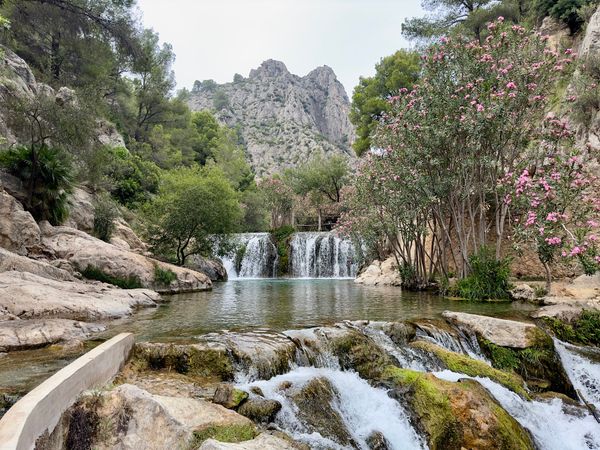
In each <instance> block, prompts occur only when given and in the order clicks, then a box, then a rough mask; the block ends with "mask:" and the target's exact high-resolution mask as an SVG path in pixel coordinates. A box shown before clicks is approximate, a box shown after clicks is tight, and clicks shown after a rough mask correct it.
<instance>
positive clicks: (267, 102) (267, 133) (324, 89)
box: [189, 60, 354, 176]
mask: <svg viewBox="0 0 600 450" xmlns="http://www.w3.org/2000/svg"><path fill="white" fill-rule="evenodd" d="M189 105H190V107H191V108H192V110H194V111H202V110H212V111H214V112H215V113H216V115H217V117H218V119H219V120H220V121H221V122H223V123H225V124H227V125H229V126H231V127H239V128H240V131H241V135H242V138H243V141H244V143H245V145H246V147H247V148H246V150H247V154H248V155H249V159H250V163H251V165H252V167H253V168H254V170H255V171H256V173H257V174H258V175H259V176H263V175H265V174H270V173H274V172H281V171H282V170H283V169H285V168H288V167H291V166H293V165H296V164H298V163H300V162H304V161H306V160H307V159H309V158H310V156H311V155H312V154H314V153H319V152H322V153H325V154H326V155H333V154H338V155H343V156H345V157H347V158H348V159H353V158H354V153H353V151H352V149H351V148H350V145H351V143H352V140H353V139H354V129H353V127H352V125H351V123H350V120H349V118H348V113H349V110H350V102H349V99H348V96H347V95H346V92H345V90H344V87H343V86H342V84H341V83H340V82H339V81H338V80H337V78H336V76H335V73H334V72H333V70H332V69H331V68H330V67H327V66H324V67H319V68H317V69H315V70H313V71H312V72H310V73H309V74H308V75H306V76H305V77H299V76H296V75H293V74H291V73H290V72H289V71H288V70H287V68H286V66H285V64H283V63H282V62H279V61H274V60H268V61H265V62H263V63H262V64H261V66H260V67H259V68H257V69H254V70H252V71H251V72H250V75H249V77H248V78H240V79H237V80H236V81H234V82H232V83H226V84H222V85H216V84H215V83H199V84H198V85H196V86H194V89H193V90H192V93H191V98H190V101H189Z"/></svg>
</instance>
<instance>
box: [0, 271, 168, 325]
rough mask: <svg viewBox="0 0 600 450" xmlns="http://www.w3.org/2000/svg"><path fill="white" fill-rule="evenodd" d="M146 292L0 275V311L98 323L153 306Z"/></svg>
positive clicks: (152, 298) (156, 297)
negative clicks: (97, 321)
mask: <svg viewBox="0 0 600 450" xmlns="http://www.w3.org/2000/svg"><path fill="white" fill-rule="evenodd" d="M157 301H160V296H159V295H158V294H157V293H156V292H153V291H150V290H148V289H130V290H124V289H117V288H113V287H111V286H109V285H106V284H102V283H81V282H72V281H56V280H52V279H49V278H43V277H41V276H38V275H34V274H32V273H27V272H15V271H9V272H2V273H0V310H4V311H6V312H7V313H9V314H12V315H14V316H17V317H20V318H22V319H35V318H49V317H52V318H63V319H73V320H99V319H108V318H119V317H123V316H127V315H129V314H131V313H133V312H134V311H135V309H137V308H142V307H152V306H156V302H157Z"/></svg>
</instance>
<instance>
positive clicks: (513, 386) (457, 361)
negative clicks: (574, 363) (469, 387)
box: [412, 341, 528, 398]
mask: <svg viewBox="0 0 600 450" xmlns="http://www.w3.org/2000/svg"><path fill="white" fill-rule="evenodd" d="M412 346H414V347H416V348H420V349H422V350H425V351H427V352H430V353H433V354H434V355H435V356H437V357H438V358H439V359H440V360H442V362H443V363H444V364H445V365H446V367H447V368H448V369H450V370H452V371H453V372H459V373H464V374H465V375H469V376H471V377H487V378H489V379H490V380H494V381H496V382H497V383H500V384H501V385H503V386H504V387H506V388H508V389H510V390H511V391H513V392H516V393H517V394H519V395H521V396H522V397H525V398H528V395H527V392H526V391H525V389H524V387H523V386H524V382H523V379H522V378H521V377H520V376H518V375H516V374H514V373H506V372H502V371H501V370H498V369H495V368H493V367H490V366H489V365H488V364H486V363H484V362H483V361H478V360H476V359H472V358H469V357H468V356H465V355H461V354H459V353H455V352H451V351H448V350H446V349H444V348H442V347H440V346H438V345H435V344H432V343H430V342H423V341H419V342H414V343H413V344H412Z"/></svg>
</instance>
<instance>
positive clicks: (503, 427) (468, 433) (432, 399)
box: [382, 366, 535, 450]
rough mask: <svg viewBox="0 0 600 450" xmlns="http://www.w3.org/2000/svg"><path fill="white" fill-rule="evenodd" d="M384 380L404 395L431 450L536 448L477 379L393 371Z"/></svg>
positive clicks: (395, 368)
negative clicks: (441, 377) (454, 378)
mask: <svg viewBox="0 0 600 450" xmlns="http://www.w3.org/2000/svg"><path fill="white" fill-rule="evenodd" d="M382 377H383V380H384V381H386V382H388V384H391V385H392V386H394V387H397V388H400V391H401V392H405V394H403V396H406V397H405V398H407V399H408V404H409V409H410V410H411V411H412V413H413V414H414V415H415V416H416V420H417V423H418V424H419V426H420V427H421V428H422V431H423V432H424V433H425V434H426V435H427V441H428V444H429V448H431V449H432V450H442V449H443V450H454V449H456V450H458V449H462V448H497V449H506V450H508V449H511V450H513V449H514V450H517V449H518V450H526V449H531V450H533V449H534V448H535V447H534V445H533V442H532V441H531V438H530V437H529V435H528V434H527V432H526V431H525V430H524V429H523V428H522V427H521V426H520V425H519V424H518V422H517V421H516V420H515V419H513V418H512V417H511V416H510V415H509V414H508V413H507V412H506V411H505V410H504V409H503V408H502V407H501V406H500V405H499V404H498V403H496V401H495V400H494V399H493V398H492V397H491V396H490V394H489V393H488V392H487V391H486V390H485V389H484V388H483V387H482V386H481V385H480V384H479V383H477V382H476V381H474V380H461V382H459V383H452V382H448V381H444V380H440V379H438V378H436V377H435V376H434V375H432V374H428V373H421V372H415V371H412V370H409V369H400V368H398V367H394V366H388V367H386V368H384V369H383V371H382ZM407 389H408V391H407Z"/></svg>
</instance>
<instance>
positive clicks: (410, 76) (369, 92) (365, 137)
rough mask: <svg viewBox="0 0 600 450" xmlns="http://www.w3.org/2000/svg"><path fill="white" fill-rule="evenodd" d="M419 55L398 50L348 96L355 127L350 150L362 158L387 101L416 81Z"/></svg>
mask: <svg viewBox="0 0 600 450" xmlns="http://www.w3.org/2000/svg"><path fill="white" fill-rule="evenodd" d="M419 69H420V64H419V55H418V54H417V53H416V52H409V51H406V50H399V51H397V52H396V53H394V54H393V55H390V56H386V57H385V58H382V59H381V61H379V63H377V65H376V66H375V76H373V77H361V78H360V81H359V84H358V86H356V87H355V88H354V93H353V94H352V107H351V110H350V120H351V122H352V123H353V124H354V126H355V127H356V134H357V138H356V140H355V141H354V150H355V151H356V153H357V155H359V156H360V155H362V154H363V153H364V152H365V151H368V150H369V149H370V148H371V134H372V133H373V130H374V129H375V127H376V126H377V123H378V121H379V118H380V117H381V115H382V114H383V113H384V112H386V111H388V110H389V103H388V102H387V99H388V97H390V96H393V95H397V94H398V92H399V91H400V89H402V88H406V89H410V88H411V87H412V86H413V85H414V84H415V82H416V81H417V79H418V77H419Z"/></svg>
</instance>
